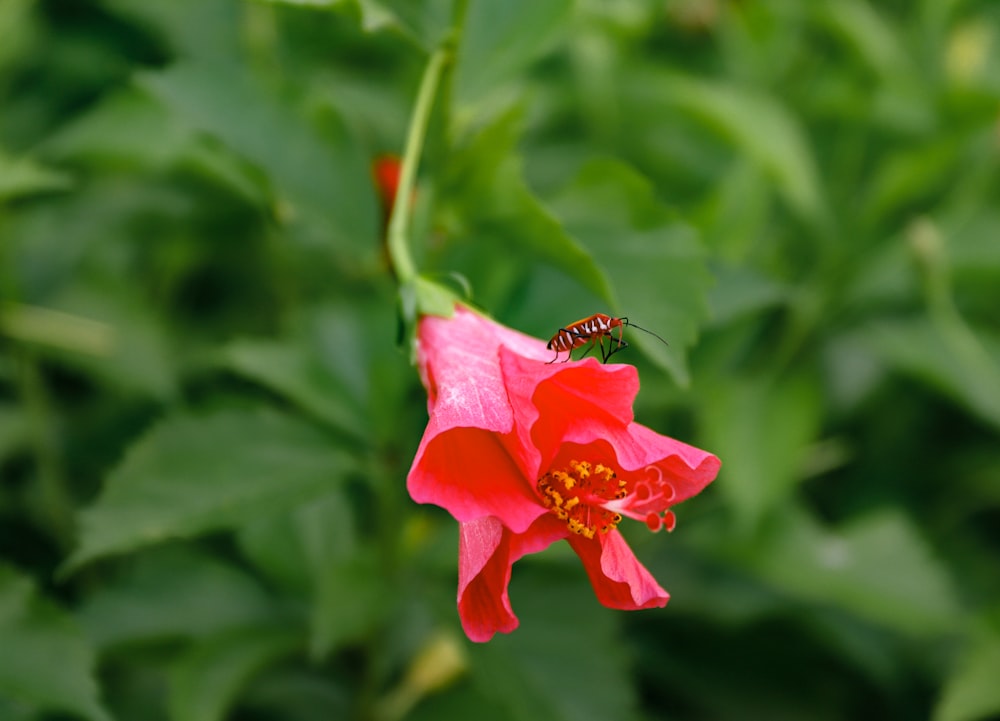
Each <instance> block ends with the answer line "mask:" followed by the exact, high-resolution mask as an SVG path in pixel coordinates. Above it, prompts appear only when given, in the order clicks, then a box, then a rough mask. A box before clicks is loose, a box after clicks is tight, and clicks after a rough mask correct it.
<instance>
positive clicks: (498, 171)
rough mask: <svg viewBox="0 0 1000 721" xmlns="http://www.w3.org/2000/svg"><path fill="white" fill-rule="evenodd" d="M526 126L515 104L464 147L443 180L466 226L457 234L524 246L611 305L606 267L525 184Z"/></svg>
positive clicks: (449, 207) (448, 203)
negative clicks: (522, 144)
mask: <svg viewBox="0 0 1000 721" xmlns="http://www.w3.org/2000/svg"><path fill="white" fill-rule="evenodd" d="M520 125H521V111H520V109H518V108H516V107H515V108H512V109H510V110H508V111H506V112H505V113H503V114H501V115H500V116H499V117H498V118H496V119H495V120H494V121H493V122H491V123H490V124H488V125H487V126H486V127H484V128H483V129H481V130H480V131H479V132H478V133H476V134H475V135H474V136H471V138H470V139H468V140H467V141H466V142H465V143H463V144H461V145H460V147H459V148H458V150H456V152H455V153H454V154H453V155H452V160H451V164H450V165H449V166H448V167H447V168H446V169H445V173H444V177H443V179H442V182H441V198H442V206H443V208H444V210H443V214H444V215H445V216H446V217H448V214H449V213H452V214H453V217H457V218H458V222H459V223H464V224H465V225H460V226H459V227H457V228H455V230H454V235H457V236H464V237H471V238H475V239H476V240H477V242H481V243H485V242H492V243H494V244H496V245H497V246H499V247H500V248H502V249H503V250H504V252H505V253H509V249H510V248H511V246H513V247H515V248H520V249H523V250H525V251H527V252H528V253H530V254H531V255H533V256H534V257H535V258H537V259H538V260H541V261H544V262H546V263H549V264H551V265H552V266H554V267H556V268H558V269H560V270H561V271H563V272H564V273H566V274H567V275H568V276H570V277H571V278H573V279H575V280H576V281H577V282H579V283H581V284H582V285H583V286H585V287H587V288H589V289H590V290H591V291H592V292H593V293H594V294H595V295H597V296H599V297H601V298H603V299H604V300H605V301H606V302H608V303H610V302H611V301H612V294H611V290H610V287H609V285H608V280H607V278H606V277H605V275H604V273H603V272H602V271H601V269H600V267H598V265H597V264H596V263H595V262H594V259H593V258H592V257H591V255H590V254H589V253H588V252H587V251H586V249H585V248H584V247H582V246H581V244H580V243H579V242H577V241H576V240H575V239H573V238H572V237H570V236H569V235H568V234H567V233H566V231H565V230H564V229H563V227H562V226H561V225H560V223H559V220H558V219H557V218H555V217H554V216H553V215H552V213H551V212H550V211H549V210H548V209H546V208H545V206H544V205H543V204H542V203H541V202H540V201H539V199H538V198H537V197H536V196H535V195H534V193H533V192H532V191H531V189H530V188H529V187H528V185H527V183H526V182H525V180H524V174H523V168H522V161H521V159H520V157H519V156H518V155H517V151H516V145H517V139H518V137H519V134H520ZM452 220H453V222H454V219H452Z"/></svg>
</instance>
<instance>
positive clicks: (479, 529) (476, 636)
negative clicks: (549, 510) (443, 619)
mask: <svg viewBox="0 0 1000 721" xmlns="http://www.w3.org/2000/svg"><path fill="white" fill-rule="evenodd" d="M566 533H567V531H566V526H565V524H562V523H559V522H558V521H557V520H556V519H555V518H554V517H552V516H551V515H545V516H543V517H541V518H539V519H538V521H537V522H536V523H535V524H533V525H532V526H531V528H530V529H529V530H528V531H527V532H525V533H521V534H512V533H511V532H510V531H509V530H507V529H506V528H504V525H503V524H502V523H501V522H500V520H499V519H497V518H493V517H486V518H477V519H476V520H474V521H466V522H463V523H460V524H459V536H458V613H459V617H460V618H461V620H462V628H463V629H464V630H465V634H466V635H467V636H468V637H469V638H470V639H472V640H473V641H480V642H482V641H489V640H490V639H491V638H493V634H495V633H498V632H499V633H510V632H511V631H513V630H514V629H515V628H517V625H518V620H517V616H515V615H514V612H513V610H512V609H511V605H510V597H509V595H508V591H507V588H508V585H509V584H510V573H511V566H512V565H513V564H514V562H515V561H516V560H518V559H519V558H521V557H522V556H524V555H526V554H528V553H537V552H538V551H541V550H543V549H545V548H547V547H548V546H549V545H550V544H551V543H553V542H554V541H557V540H559V539H561V538H564V537H565V536H566Z"/></svg>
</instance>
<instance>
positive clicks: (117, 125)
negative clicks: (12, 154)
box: [44, 87, 190, 168]
mask: <svg viewBox="0 0 1000 721" xmlns="http://www.w3.org/2000/svg"><path fill="white" fill-rule="evenodd" d="M150 138H156V142H155V143H151V142H149V139H150ZM189 140H190V132H188V131H186V130H185V128H184V127H183V124H182V123H179V122H177V121H176V119H175V118H172V117H171V116H170V115H169V114H166V113H164V112H163V108H162V107H161V106H160V104H159V103H157V102H156V101H155V100H154V99H153V98H152V97H150V96H149V94H147V93H144V92H142V91H140V90H139V89H138V88H135V87H128V88H125V89H123V90H120V91H118V92H116V93H112V94H110V95H108V96H107V97H104V98H102V99H101V100H100V101H99V102H98V103H96V104H95V105H93V106H92V107H91V108H89V109H88V110H87V111H86V112H85V113H82V114H80V115H77V116H76V117H75V118H73V120H72V121H71V122H69V123H68V124H67V125H66V126H65V127H63V128H62V129H60V131H59V132H58V133H56V134H55V135H54V136H52V137H51V138H49V140H48V141H47V142H46V143H45V146H44V148H45V151H46V153H47V154H48V155H50V156H55V157H56V158H69V159H74V160H81V159H82V160H88V161H91V162H108V163H120V164H123V165H126V166H129V167H131V166H134V165H137V164H146V165H149V166H151V167H154V168H155V167H161V166H163V165H165V164H166V163H167V162H169V161H171V160H172V159H174V158H176V157H177V155H178V154H179V153H180V151H181V149H182V148H183V147H184V145H185V144H187V143H188V142H189Z"/></svg>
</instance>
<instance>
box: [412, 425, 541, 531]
mask: <svg viewBox="0 0 1000 721" xmlns="http://www.w3.org/2000/svg"><path fill="white" fill-rule="evenodd" d="M433 420H434V419H433V418H432V419H431V423H430V424H429V425H428V427H427V431H426V433H425V434H424V438H423V440H422V441H421V445H420V449H419V450H418V451H417V457H416V460H414V462H413V466H412V468H411V469H410V474H409V476H407V479H406V485H407V489H408V490H409V492H410V496H411V497H412V498H413V500H414V501H416V502H417V503H434V504H436V505H438V506H441V507H442V508H444V509H446V510H447V511H448V512H449V513H451V515H453V516H454V517H455V518H456V519H457V520H459V521H472V520H474V519H477V518H481V517H483V516H497V517H498V518H499V519H500V520H501V521H502V522H503V524H504V525H505V526H507V527H508V528H510V529H511V530H512V531H514V532H518V533H519V532H521V531H524V530H526V529H527V528H528V526H530V525H531V523H532V522H533V521H534V520H535V519H536V518H538V517H539V516H540V515H542V514H544V513H547V511H546V509H545V507H544V506H543V505H542V504H541V503H540V502H539V500H538V497H537V496H536V495H535V493H534V491H533V490H532V488H531V486H530V485H529V484H528V482H527V481H526V480H525V478H524V475H523V473H522V471H521V469H520V468H518V466H517V465H516V464H515V463H514V460H513V458H512V457H511V455H510V454H509V452H508V450H507V448H506V447H505V445H504V438H503V437H501V436H498V435H497V434H495V433H490V432H488V431H482V430H479V429H477V428H455V429H453V430H450V431H448V432H447V433H436V432H435V428H434V422H433Z"/></svg>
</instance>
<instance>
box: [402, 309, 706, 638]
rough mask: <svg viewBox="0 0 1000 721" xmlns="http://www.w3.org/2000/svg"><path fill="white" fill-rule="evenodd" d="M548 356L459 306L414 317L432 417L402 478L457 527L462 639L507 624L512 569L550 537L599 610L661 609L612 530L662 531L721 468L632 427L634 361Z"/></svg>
mask: <svg viewBox="0 0 1000 721" xmlns="http://www.w3.org/2000/svg"><path fill="white" fill-rule="evenodd" d="M552 357H553V352H552V351H550V350H547V349H546V348H545V343H544V342H543V341H540V340H537V339H535V338H531V337H529V336H525V335H522V334H520V333H518V332H516V331H513V330H511V329H509V328H506V327H504V326H502V325H500V324H498V323H494V322H493V321H490V320H488V319H486V318H484V317H482V316H480V315H478V314H476V313H474V312H472V311H470V310H467V309H465V308H462V307H461V306H459V307H458V308H457V309H456V311H455V314H454V316H453V317H452V318H447V319H446V318H440V317H435V316H425V317H424V318H422V319H421V321H420V325H419V330H418V360H419V364H420V372H421V378H422V379H423V382H424V386H425V387H426V388H427V395H428V405H429V410H430V421H429V422H428V424H427V430H426V431H425V432H424V437H423V439H422V440H421V442H420V447H419V449H418V450H417V455H416V458H415V459H414V461H413V467H412V468H411V469H410V474H409V477H408V478H407V486H408V488H409V491H410V495H411V496H412V497H413V499H414V500H415V501H417V502H418V503H434V504H437V505H439V506H442V507H443V508H445V509H447V510H448V511H449V512H450V513H451V514H452V515H453V516H454V517H455V518H456V519H457V520H458V521H459V524H460V534H459V559H458V611H459V615H460V617H461V619H462V626H463V628H464V629H465V632H466V634H467V635H468V636H469V638H471V639H472V640H473V641H488V640H489V639H490V638H492V636H493V634H494V633H496V632H497V631H501V632H504V633H508V632H510V631H512V630H514V629H515V628H516V627H517V623H518V622H517V617H516V616H515V615H514V613H513V611H512V610H511V606H510V599H509V598H508V596H507V585H508V582H509V581H510V572H511V564H513V563H514V561H516V560H517V559H519V558H521V557H522V556H524V555H525V554H528V553H534V552H536V551H540V550H542V549H544V548H546V547H547V546H548V545H549V544H551V543H552V542H554V541H557V540H559V539H561V538H566V539H568V540H569V543H570V545H572V547H573V549H574V550H575V551H576V552H577V554H578V555H579V556H580V559H581V560H582V561H583V565H584V568H585V569H586V571H587V574H588V575H589V576H590V580H591V583H592V584H593V587H594V591H595V592H596V594H597V598H598V600H599V601H600V602H601V603H603V604H604V605H606V606H610V607H611V608H620V609H625V610H633V609H639V608H653V607H661V606H663V605H665V604H666V602H667V599H668V598H669V594H667V592H666V591H665V590H663V589H662V588H661V587H660V585H659V584H658V583H657V582H656V580H655V579H654V578H653V577H652V576H651V575H650V573H649V572H648V571H647V570H646V569H645V568H644V567H643V566H642V564H640V563H639V561H638V560H637V559H636V558H635V556H634V555H633V554H632V551H631V549H630V548H629V547H628V544H627V543H626V542H625V540H624V538H623V537H622V536H621V534H620V533H619V532H618V530H616V528H617V526H618V524H619V523H620V522H621V521H622V519H623V518H624V517H628V518H633V519H636V520H639V521H643V522H645V523H646V524H647V525H648V526H649V528H650V529H651V530H654V531H655V530H658V529H659V528H661V527H666V528H667V529H668V530H669V529H672V528H673V525H674V514H673V512H672V511H670V510H669V508H670V506H671V505H673V504H675V503H679V502H680V501H683V500H684V499H686V498H689V497H691V496H693V495H695V494H696V493H698V492H699V491H700V490H701V489H702V488H704V487H705V486H706V485H707V484H708V483H710V482H711V481H712V479H714V478H715V475H716V473H718V470H719V465H720V464H719V459H718V458H716V457H715V456H713V455H712V454H710V453H707V452H705V451H702V450H699V449H697V448H694V447H692V446H689V445H686V444H684V443H681V442H680V441H675V440H674V439H672V438H667V437H666V436H661V435H659V434H657V433H655V432H653V431H651V430H650V429H648V428H646V427H645V426H641V425H639V424H637V423H634V422H633V418H632V401H633V399H634V398H635V395H636V393H637V392H638V390H639V378H638V374H637V373H636V370H635V368H634V367H632V366H630V365H617V364H609V365H602V364H600V363H598V362H597V360H596V359H594V358H587V359H585V360H583V361H577V362H570V363H561V362H557V363H551V364H550V363H548V361H550V360H552Z"/></svg>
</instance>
